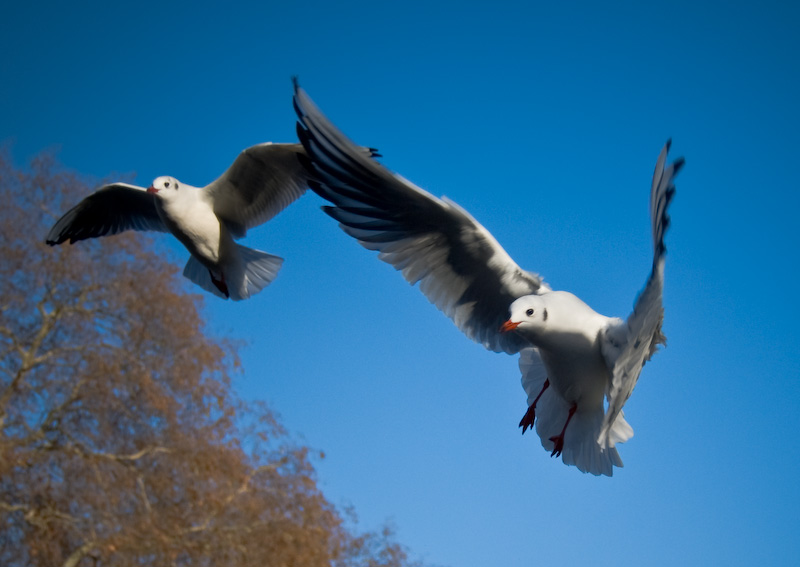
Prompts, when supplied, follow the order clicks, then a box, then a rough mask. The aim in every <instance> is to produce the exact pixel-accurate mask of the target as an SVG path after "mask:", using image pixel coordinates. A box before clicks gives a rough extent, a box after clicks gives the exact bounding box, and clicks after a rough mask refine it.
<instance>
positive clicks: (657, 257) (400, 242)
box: [294, 80, 684, 476]
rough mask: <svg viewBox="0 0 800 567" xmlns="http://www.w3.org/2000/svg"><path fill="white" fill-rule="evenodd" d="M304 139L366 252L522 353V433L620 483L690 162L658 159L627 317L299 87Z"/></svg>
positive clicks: (467, 329) (320, 188)
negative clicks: (524, 253)
mask: <svg viewBox="0 0 800 567" xmlns="http://www.w3.org/2000/svg"><path fill="white" fill-rule="evenodd" d="M294 106H295V111H296V112H297V116H298V118H299V122H298V124H297V132H298V137H299V138H300V141H301V142H302V144H303V147H304V148H305V150H306V158H304V161H305V163H306V166H307V167H309V168H310V171H311V172H312V175H311V177H312V179H311V182H310V187H311V188H312V190H314V192H316V193H317V194H318V195H320V196H321V197H322V198H324V199H325V200H327V201H329V202H330V203H332V205H333V206H325V207H323V210H324V211H325V212H326V213H327V214H328V215H330V216H331V217H333V218H334V219H335V220H337V221H338V222H339V226H340V227H341V228H342V230H344V232H346V233H347V234H349V235H350V236H352V237H353V238H355V239H356V240H357V241H358V242H359V243H360V244H361V245H362V246H364V247H365V248H367V249H369V250H374V251H377V252H378V258H379V259H381V260H383V261H384V262H387V263H389V264H391V265H392V266H394V267H395V268H396V269H397V270H399V271H401V272H402V274H403V277H404V278H405V279H406V280H407V281H408V282H409V283H410V284H412V285H414V284H416V283H419V284H420V290H421V291H422V293H424V294H425V296H426V297H427V298H428V299H429V300H430V302H431V303H433V304H434V305H435V306H436V307H438V308H439V309H440V310H441V311H442V312H444V314H445V315H447V316H448V317H449V318H451V319H452V320H453V322H454V323H455V324H456V326H457V327H458V328H459V329H460V330H461V331H462V332H464V334H466V335H467V337H469V338H470V339H472V340H474V341H476V342H478V343H481V344H482V345H483V346H484V347H486V348H487V349H489V350H492V351H495V352H506V353H508V354H515V353H519V355H520V357H519V365H520V371H521V373H522V386H523V389H524V390H525V392H526V394H527V396H528V400H527V401H528V409H527V411H526V412H525V414H524V416H523V418H522V420H521V422H520V424H519V425H520V427H521V428H522V433H523V434H524V433H525V431H526V430H527V429H529V428H530V429H534V430H535V431H536V433H537V435H538V436H539V438H540V439H541V444H542V446H543V448H544V449H545V450H547V451H549V452H550V453H551V455H552V456H554V457H561V459H562V461H563V463H564V464H566V465H574V466H575V467H577V468H578V469H579V470H580V471H582V472H585V473H591V474H594V475H606V476H612V475H613V470H614V467H622V459H621V458H620V456H619V453H618V451H617V448H616V444H617V443H622V442H624V441H627V440H628V439H630V438H631V437H632V436H633V429H632V428H631V426H630V425H629V424H628V422H627V421H625V418H624V414H623V412H622V407H623V405H624V404H625V402H626V401H627V399H628V398H629V397H630V395H631V392H632V391H633V388H634V386H635V385H636V382H637V380H638V378H639V374H640V372H641V370H642V367H643V366H644V363H645V362H646V361H647V360H649V359H650V357H651V356H652V354H653V353H654V352H655V351H656V349H657V347H658V345H660V344H665V342H666V338H665V337H664V335H663V334H662V331H661V325H662V321H663V319H664V308H663V304H662V290H663V284H664V256H665V253H666V248H665V246H664V232H665V231H666V229H667V226H668V224H669V217H668V216H667V207H668V206H669V204H670V201H671V200H672V197H673V195H674V192H675V185H674V182H673V180H674V178H675V176H676V175H677V173H678V171H679V170H680V169H681V167H682V165H683V163H684V160H683V159H682V158H679V159H676V160H675V161H673V162H671V163H667V154H668V152H669V148H670V142H669V141H668V142H667V143H666V145H665V146H664V147H663V149H662V150H661V153H660V155H659V156H658V160H657V162H656V167H655V173H654V176H653V182H652V188H651V193H650V209H651V210H650V214H651V222H652V237H653V264H652V269H651V271H650V275H649V277H648V279H647V282H646V284H645V287H644V289H643V290H642V292H641V293H640V294H639V296H638V298H637V299H636V301H635V303H634V308H633V313H632V314H631V315H630V316H629V317H628V318H627V320H623V319H620V318H618V317H606V316H604V315H601V314H599V313H597V312H595V311H594V310H593V309H592V308H591V307H589V306H588V305H587V304H586V303H584V302H583V301H581V300H580V299H579V298H578V297H576V296H575V295H573V294H572V293H569V292H567V291H554V290H552V289H551V288H550V286H549V285H547V284H546V283H545V282H544V280H543V279H542V278H541V276H539V275H538V274H536V273H534V272H529V271H526V270H523V269H522V268H520V267H519V266H518V265H517V263H516V262H514V260H512V259H511V257H510V256H509V255H508V253H507V252H506V251H505V250H504V249H503V248H502V247H501V246H500V244H499V243H498V242H497V240H495V238H494V237H493V236H492V235H491V234H490V233H489V231H488V230H486V229H485V228H484V227H483V226H481V224H480V223H479V222H478V221H477V220H475V219H474V218H473V217H472V216H471V215H470V214H469V213H468V212H467V211H466V210H464V209H463V208H461V207H460V206H459V205H457V204H456V203H454V202H453V201H451V200H449V199H447V198H445V197H442V198H437V197H435V196H433V195H431V194H430V193H428V192H427V191H425V190H423V189H421V188H419V187H417V186H416V185H414V184H412V183H411V182H410V181H408V180H406V179H405V178H403V177H401V176H400V175H397V174H395V173H392V172H391V171H389V170H388V169H386V168H385V167H384V166H382V165H381V164H380V163H379V162H377V161H376V160H374V159H371V158H370V157H367V156H365V155H363V154H359V153H358V152H357V151H356V146H355V145H354V144H353V143H352V142H351V141H350V140H349V139H348V138H347V137H346V136H345V135H344V134H343V133H342V132H341V131H339V130H338V129H337V128H336V126H334V125H333V124H332V123H331V122H330V121H329V120H328V119H327V118H326V117H325V116H324V115H323V114H322V112H321V111H320V110H319V108H317V106H316V105H315V104H314V102H313V101H312V100H311V98H310V97H309V96H308V95H307V94H306V92H305V91H304V90H303V89H302V88H300V87H299V85H298V84H297V81H296V80H295V85H294Z"/></svg>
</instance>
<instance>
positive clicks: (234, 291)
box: [226, 244, 283, 301]
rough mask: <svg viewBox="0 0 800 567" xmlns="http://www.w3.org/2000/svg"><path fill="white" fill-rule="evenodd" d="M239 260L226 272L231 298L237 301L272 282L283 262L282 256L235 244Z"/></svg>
mask: <svg viewBox="0 0 800 567" xmlns="http://www.w3.org/2000/svg"><path fill="white" fill-rule="evenodd" d="M236 249H237V251H238V253H239V254H238V256H239V258H240V262H237V264H236V265H234V266H232V267H231V268H228V269H227V270H228V271H227V272H226V276H227V280H228V289H229V290H230V294H231V299H233V300H234V301H239V300H242V299H247V298H248V297H250V296H251V295H255V294H257V293H258V292H259V291H261V290H262V289H264V288H265V287H267V286H268V285H269V284H271V283H272V280H274V279H275V277H276V276H277V275H278V271H279V270H280V269H281V265H282V264H283V258H281V257H279V256H273V255H272V254H267V253H266V252H262V251H261V250H255V249H253V248H248V247H247V246H241V245H239V244H237V245H236Z"/></svg>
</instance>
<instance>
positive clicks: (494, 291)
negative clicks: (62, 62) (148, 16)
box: [294, 82, 549, 353]
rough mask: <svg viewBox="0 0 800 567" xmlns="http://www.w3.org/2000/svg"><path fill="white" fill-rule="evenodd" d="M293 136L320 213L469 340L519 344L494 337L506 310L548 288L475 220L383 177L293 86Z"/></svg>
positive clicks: (515, 347)
mask: <svg viewBox="0 0 800 567" xmlns="http://www.w3.org/2000/svg"><path fill="white" fill-rule="evenodd" d="M294 105H295V110H296V112H297V116H298V118H299V119H300V122H299V123H298V136H299V137H300V141H301V142H302V143H303V147H305V150H306V153H307V154H308V158H309V168H310V169H311V171H312V173H313V175H312V181H311V188H312V189H313V190H314V191H315V192H316V193H318V194H319V195H320V196H321V197H323V198H324V199H326V200H328V201H330V202H331V203H333V205H334V206H333V207H325V208H324V210H325V212H327V213H328V214H329V215H330V216H332V217H333V218H334V219H336V220H337V221H339V223H340V226H341V228H342V230H344V231H345V232H346V233H347V234H349V235H350V236H352V237H353V238H355V239H357V240H358V241H359V242H360V243H361V244H362V245H363V246H364V247H365V248H368V249H370V250H376V251H378V252H379V255H378V257H379V258H380V259H381V260H383V261H384V262H387V263H389V264H391V265H392V266H394V267H395V268H396V269H398V270H401V271H402V273H403V276H404V277H405V279H406V280H407V281H408V282H409V283H411V284H412V285H413V284H415V283H417V282H420V290H421V291H422V292H423V293H424V294H425V296H426V297H427V298H428V299H429V300H430V301H431V303H433V304H434V305H436V307H438V308H439V309H441V310H442V311H443V312H444V313H445V314H446V315H447V316H448V317H450V318H451V319H452V320H453V321H454V322H455V324H456V325H457V326H458V328H459V329H461V330H462V331H463V332H464V333H465V334H466V335H467V336H468V337H469V338H471V339H473V340H475V341H477V342H479V343H481V344H483V345H484V346H485V347H486V348H488V349H490V350H494V351H505V352H508V353H514V352H517V351H519V350H520V349H521V348H522V347H524V346H525V345H526V343H525V341H524V340H523V339H521V338H520V337H519V336H518V335H517V334H516V333H505V334H503V333H500V332H499V328H500V325H501V324H502V323H503V321H505V320H506V319H507V318H508V307H509V305H511V303H512V301H514V300H515V299H517V298H518V297H521V296H523V295H530V294H535V293H538V292H539V291H545V290H549V288H548V287H547V286H546V285H545V284H544V283H543V281H542V279H541V278H540V277H539V276H538V275H536V274H534V273H531V272H526V271H524V270H522V269H521V268H520V267H519V266H518V265H517V264H516V263H515V262H514V261H513V260H512V259H511V257H510V256H509V255H508V254H507V253H506V251H505V250H503V248H502V247H501V246H500V245H499V244H498V243H497V241H496V240H495V239H494V237H493V236H492V235H491V234H490V233H489V232H488V231H487V230H486V229H485V228H484V227H482V226H481V225H480V224H479V223H478V221H476V220H475V219H474V218H472V216H471V215H470V214H469V213H468V212H467V211H465V210H464V209H462V208H461V207H459V206H458V205H456V204H455V203H454V202H452V201H450V200H447V199H438V198H436V197H434V196H433V195H431V194H430V193H428V192H426V191H424V190H423V189H420V188H419V187H417V186H415V185H413V184H412V183H410V182H409V181H407V180H405V179H403V178H402V177H400V176H398V175H395V174H393V173H391V172H390V171H389V170H387V169H386V168H384V167H383V166H382V165H380V164H379V163H378V162H377V161H375V160H374V159H371V158H370V157H369V156H367V155H366V154H365V153H364V152H363V151H361V150H360V149H359V147H358V146H356V145H355V144H353V143H352V142H351V141H350V140H349V139H348V138H347V137H345V135H344V134H342V133H341V132H340V131H339V130H338V129H337V128H336V127H335V126H334V125H333V124H332V123H331V122H330V121H328V119H327V118H325V116H324V115H323V114H322V113H321V112H320V110H319V109H318V108H317V107H316V105H315V104H314V103H313V102H312V101H311V99H310V98H309V97H308V95H307V94H306V93H305V91H303V90H302V89H301V88H300V87H299V86H298V85H297V83H296V82H295V94H294Z"/></svg>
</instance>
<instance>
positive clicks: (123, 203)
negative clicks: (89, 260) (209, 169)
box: [46, 183, 168, 246]
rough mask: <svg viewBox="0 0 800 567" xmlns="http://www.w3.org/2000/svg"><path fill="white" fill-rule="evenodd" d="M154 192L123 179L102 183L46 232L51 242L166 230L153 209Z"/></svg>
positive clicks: (57, 242)
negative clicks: (121, 180) (128, 231)
mask: <svg viewBox="0 0 800 567" xmlns="http://www.w3.org/2000/svg"><path fill="white" fill-rule="evenodd" d="M155 200H156V196H155V195H153V194H151V193H148V192H147V190H146V189H145V188H144V187H137V186H136V185H129V184H127V183H111V184H109V185H104V186H103V187H101V188H100V189H98V190H97V191H95V192H94V193H92V194H91V195H89V196H88V197H86V198H85V199H84V200H83V201H81V202H80V203H78V204H77V205H75V206H74V207H72V208H71V209H70V210H69V211H67V212H66V213H65V214H64V216H62V217H61V218H60V219H58V222H56V224H55V225H53V228H51V229H50V232H49V233H48V234H47V240H46V242H47V243H48V244H50V245H51V246H54V245H56V244H61V243H62V242H64V241H66V240H69V243H70V244H72V243H73V242H76V241H78V240H85V239H87V238H97V237H98V236H107V235H111V234H117V233H120V232H123V231H125V230H157V231H160V232H167V231H168V229H167V227H166V226H165V225H164V223H163V222H162V221H161V218H160V217H159V216H158V211H157V210H156V202H155Z"/></svg>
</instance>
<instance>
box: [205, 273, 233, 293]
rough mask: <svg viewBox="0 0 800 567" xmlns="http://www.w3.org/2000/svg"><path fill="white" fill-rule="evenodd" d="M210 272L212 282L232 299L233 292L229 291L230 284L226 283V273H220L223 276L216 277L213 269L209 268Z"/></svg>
mask: <svg viewBox="0 0 800 567" xmlns="http://www.w3.org/2000/svg"><path fill="white" fill-rule="evenodd" d="M208 273H209V275H210V276H211V283H213V284H214V287H216V288H217V289H218V290H219V291H220V293H222V295H224V296H225V299H230V297H231V294H230V293H228V284H226V283H225V274H220V275H221V277H220V278H219V279H217V278H216V277H214V273H213V272H212V271H211V270H208Z"/></svg>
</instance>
